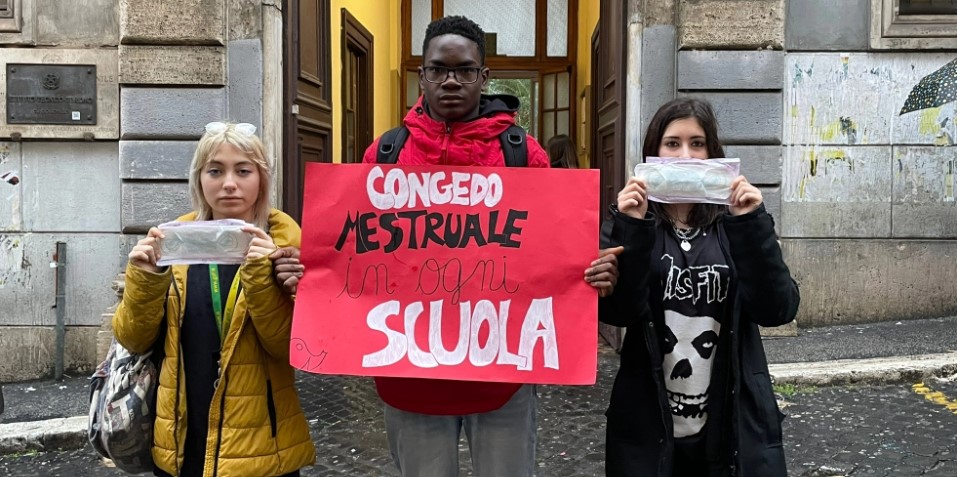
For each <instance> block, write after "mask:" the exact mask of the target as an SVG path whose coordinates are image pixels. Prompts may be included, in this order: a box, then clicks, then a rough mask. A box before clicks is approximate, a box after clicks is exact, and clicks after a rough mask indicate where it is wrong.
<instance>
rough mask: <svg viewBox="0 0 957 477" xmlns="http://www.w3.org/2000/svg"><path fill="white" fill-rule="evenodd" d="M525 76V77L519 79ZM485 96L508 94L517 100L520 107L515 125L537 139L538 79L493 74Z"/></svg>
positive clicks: (516, 75) (517, 75) (519, 75)
mask: <svg viewBox="0 0 957 477" xmlns="http://www.w3.org/2000/svg"><path fill="white" fill-rule="evenodd" d="M521 76H525V77H521ZM486 93H487V94H508V95H512V96H515V97H516V98H518V100H519V103H520V106H519V110H518V114H516V115H515V123H516V124H518V125H519V126H521V127H523V128H525V130H526V131H528V133H529V134H531V135H532V136H533V137H535V138H538V78H537V77H529V76H528V75H522V74H521V73H519V74H515V73H512V74H509V73H507V72H506V73H503V74H499V73H496V72H493V78H492V79H490V80H489V83H488V90H487V91H486Z"/></svg>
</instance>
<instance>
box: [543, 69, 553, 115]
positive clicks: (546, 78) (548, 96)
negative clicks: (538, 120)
mask: <svg viewBox="0 0 957 477" xmlns="http://www.w3.org/2000/svg"><path fill="white" fill-rule="evenodd" d="M542 91H544V94H545V98H544V100H543V101H542V107H543V108H545V109H555V75H543V76H542Z"/></svg>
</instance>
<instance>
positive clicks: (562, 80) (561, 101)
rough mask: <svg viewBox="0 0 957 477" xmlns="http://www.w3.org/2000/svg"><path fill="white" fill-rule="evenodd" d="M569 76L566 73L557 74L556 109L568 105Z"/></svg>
mask: <svg viewBox="0 0 957 477" xmlns="http://www.w3.org/2000/svg"><path fill="white" fill-rule="evenodd" d="M568 80H569V74H568V73H559V74H558V91H557V93H558V107H559V108H567V107H569V104H568V93H569V90H570V88H569V87H568Z"/></svg>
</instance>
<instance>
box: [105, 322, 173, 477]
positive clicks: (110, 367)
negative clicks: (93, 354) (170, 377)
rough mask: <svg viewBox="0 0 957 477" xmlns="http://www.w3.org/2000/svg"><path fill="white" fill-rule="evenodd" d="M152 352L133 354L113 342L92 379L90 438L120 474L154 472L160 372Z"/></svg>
mask: <svg viewBox="0 0 957 477" xmlns="http://www.w3.org/2000/svg"><path fill="white" fill-rule="evenodd" d="M153 354H154V352H153V351H152V350H151V351H148V352H146V353H145V354H133V353H130V352H129V351H128V350H127V349H126V348H124V347H123V346H122V345H120V344H119V343H117V342H116V340H115V339H114V340H113V343H112V344H111V345H110V351H109V353H107V356H106V360H105V361H103V364H101V365H100V367H99V368H97V370H96V372H95V373H93V376H92V377H91V378H90V421H89V426H88V432H87V437H88V439H89V440H90V444H91V445H92V446H93V449H95V450H96V452H97V453H98V454H100V455H101V456H103V457H106V458H108V459H111V460H112V461H113V463H114V464H116V467H117V468H119V469H120V470H122V471H124V472H127V473H130V474H138V473H142V472H152V471H153V456H152V453H151V448H152V446H153V421H154V420H155V419H156V389H157V387H158V385H159V368H158V367H157V366H156V364H154V363H153V361H152V359H151V357H152V355H153Z"/></svg>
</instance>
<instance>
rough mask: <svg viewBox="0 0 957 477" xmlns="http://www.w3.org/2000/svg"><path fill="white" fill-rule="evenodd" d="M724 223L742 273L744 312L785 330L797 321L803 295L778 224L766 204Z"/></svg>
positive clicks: (754, 321) (728, 216) (741, 294)
mask: <svg viewBox="0 0 957 477" xmlns="http://www.w3.org/2000/svg"><path fill="white" fill-rule="evenodd" d="M723 222H724V230H725V232H726V233H727V235H728V241H729V242H730V248H731V259H732V260H733V261H734V266H735V269H736V270H737V273H738V289H739V291H740V296H741V299H742V303H741V310H742V312H743V313H744V314H745V316H746V317H748V318H749V319H750V320H751V321H752V322H753V323H756V324H758V325H761V326H781V325H784V324H787V323H789V322H791V321H792V320H794V317H795V316H796V315H797V310H798V305H799V304H800V302H801V295H800V292H799V291H798V287H797V284H796V283H795V282H794V280H793V279H792V278H791V272H790V271H789V270H788V266H787V265H786V264H785V263H784V257H783V256H782V253H781V245H780V243H779V242H778V237H777V234H775V232H774V220H773V219H772V218H771V215H770V214H768V212H767V210H765V208H764V204H761V206H759V207H758V208H757V209H756V210H754V211H752V212H749V213H747V214H743V215H738V216H731V215H726V216H725V217H724V220H723Z"/></svg>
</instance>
